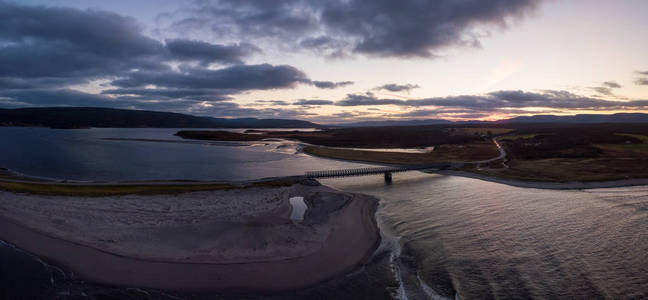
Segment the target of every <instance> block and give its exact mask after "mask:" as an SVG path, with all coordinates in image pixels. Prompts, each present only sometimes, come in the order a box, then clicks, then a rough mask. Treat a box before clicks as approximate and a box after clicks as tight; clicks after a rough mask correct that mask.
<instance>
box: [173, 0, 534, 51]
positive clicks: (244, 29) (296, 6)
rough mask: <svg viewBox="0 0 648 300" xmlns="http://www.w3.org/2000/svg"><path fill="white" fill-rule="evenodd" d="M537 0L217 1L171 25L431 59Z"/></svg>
mask: <svg viewBox="0 0 648 300" xmlns="http://www.w3.org/2000/svg"><path fill="white" fill-rule="evenodd" d="M540 2H541V1H540V0H491V1H482V0H465V1H455V0H437V1H393V0H329V1H317V0H275V1H265V0H247V1H236V0H220V1H196V2H195V3H196V5H197V7H196V8H195V9H193V13H192V14H191V15H189V16H186V18H184V19H181V20H179V21H176V22H175V24H174V26H173V28H174V29H175V30H177V31H180V32H189V31H195V30H202V29H204V28H209V29H210V33H211V34H216V35H217V36H220V37H221V38H241V37H243V38H245V39H259V40H262V39H267V38H276V39H279V40H281V41H283V42H284V43H293V44H295V45H299V46H300V47H306V48H313V49H317V50H319V51H328V52H329V56H342V55H343V53H345V52H348V53H351V52H357V53H363V54H368V55H372V56H396V57H432V56H434V54H435V52H436V51H437V50H439V49H441V48H445V47H449V46H458V45H459V46H476V45H479V43H480V42H479V38H480V37H481V36H483V35H484V33H485V32H487V31H486V30H488V29H490V28H494V27H495V28H498V29H501V28H505V27H506V26H507V25H508V24H509V23H510V21H509V20H510V19H520V18H522V17H524V16H525V15H526V14H527V13H529V12H531V11H532V10H534V9H535V8H536V7H537V6H538V4H539V3H540Z"/></svg>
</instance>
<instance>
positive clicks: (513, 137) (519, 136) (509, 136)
mask: <svg viewBox="0 0 648 300" xmlns="http://www.w3.org/2000/svg"><path fill="white" fill-rule="evenodd" d="M537 135H539V134H507V135H503V136H500V137H498V138H497V140H498V141H501V140H512V141H515V140H517V139H532V138H534V137H536V136H537Z"/></svg>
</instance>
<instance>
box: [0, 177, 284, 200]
mask: <svg viewBox="0 0 648 300" xmlns="http://www.w3.org/2000/svg"><path fill="white" fill-rule="evenodd" d="M295 183H296V180H294V179H290V178H285V179H277V180H269V181H261V182H255V183H251V184H247V185H234V184H229V183H213V184H212V183H204V184H198V183H196V184H177V183H176V184H174V183H160V184H107V185H103V184H101V185H88V184H68V183H66V184H58V183H51V182H50V183H41V182H11V181H1V180H0V190H4V191H9V192H14V193H30V194H38V195H49V196H83V197H105V196H122V195H130V194H143V195H159V194H179V193H188V192H198V191H216V190H232V189H242V188H248V187H281V186H290V185H293V184H295Z"/></svg>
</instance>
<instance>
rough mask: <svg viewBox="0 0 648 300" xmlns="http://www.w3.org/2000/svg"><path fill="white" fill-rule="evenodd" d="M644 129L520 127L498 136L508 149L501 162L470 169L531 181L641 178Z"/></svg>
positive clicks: (646, 167) (645, 171)
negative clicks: (507, 155)
mask: <svg viewBox="0 0 648 300" xmlns="http://www.w3.org/2000/svg"><path fill="white" fill-rule="evenodd" d="M534 131H535V132H534ZM623 131H628V133H624V132H623ZM646 133H648V126H647V125H637V124H632V125H628V126H622V125H619V124H609V125H608V124H595V125H591V124H590V125H579V126H576V125H572V124H570V125H569V126H565V127H563V128H561V127H558V126H557V125H550V126H549V125H538V128H532V127H525V128H522V129H520V130H517V131H516V132H513V133H512V134H511V135H506V136H502V137H500V138H499V139H498V140H499V141H500V143H501V144H502V145H503V147H504V149H505V150H506V151H507V153H508V154H509V157H508V159H509V161H507V162H506V165H502V164H491V165H489V166H485V167H483V168H480V169H474V168H473V169H471V170H469V171H472V172H476V173H481V174H486V175H491V176H497V177H506V178H512V179H519V180H530V181H560V182H566V181H604V180H618V179H627V178H646V177H648V135H646Z"/></svg>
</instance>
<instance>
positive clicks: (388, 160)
mask: <svg viewBox="0 0 648 300" xmlns="http://www.w3.org/2000/svg"><path fill="white" fill-rule="evenodd" d="M304 152H306V153H308V154H311V155H314V156H320V157H326V158H334V159H342V160H352V161H363V162H372V163H384V164H396V165H421V164H429V163H437V162H460V161H475V160H485V159H489V158H493V157H496V156H497V155H498V154H499V151H498V150H497V147H496V146H495V145H494V144H493V143H472V144H465V145H440V146H437V147H435V148H434V151H432V152H429V153H399V152H381V151H363V150H351V149H339V148H327V147H317V146H308V147H306V148H304Z"/></svg>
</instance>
